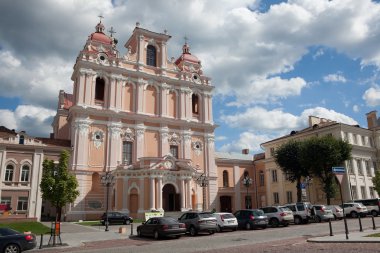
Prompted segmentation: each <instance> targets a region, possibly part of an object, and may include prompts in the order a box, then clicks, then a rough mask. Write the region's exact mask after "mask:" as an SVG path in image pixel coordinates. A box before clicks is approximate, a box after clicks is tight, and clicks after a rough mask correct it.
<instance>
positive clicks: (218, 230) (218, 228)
mask: <svg viewBox="0 0 380 253" xmlns="http://www.w3.org/2000/svg"><path fill="white" fill-rule="evenodd" d="M216 232H218V233H220V232H222V228H221V227H220V226H219V225H218V226H217V227H216Z"/></svg>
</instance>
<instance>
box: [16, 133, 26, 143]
mask: <svg viewBox="0 0 380 253" xmlns="http://www.w3.org/2000/svg"><path fill="white" fill-rule="evenodd" d="M24 141H25V137H24V135H20V138H19V140H18V144H24Z"/></svg>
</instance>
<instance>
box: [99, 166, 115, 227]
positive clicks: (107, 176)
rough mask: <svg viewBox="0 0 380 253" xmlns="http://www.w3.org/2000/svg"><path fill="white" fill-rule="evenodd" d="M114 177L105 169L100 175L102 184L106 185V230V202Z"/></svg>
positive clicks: (106, 221)
mask: <svg viewBox="0 0 380 253" xmlns="http://www.w3.org/2000/svg"><path fill="white" fill-rule="evenodd" d="M114 178H115V177H114V176H113V175H112V174H111V173H110V172H109V171H107V172H106V174H105V175H103V176H102V177H101V182H102V184H103V186H105V187H107V203H106V220H105V223H106V229H105V231H108V202H109V201H108V199H109V188H110V186H111V185H112V184H113V183H114Z"/></svg>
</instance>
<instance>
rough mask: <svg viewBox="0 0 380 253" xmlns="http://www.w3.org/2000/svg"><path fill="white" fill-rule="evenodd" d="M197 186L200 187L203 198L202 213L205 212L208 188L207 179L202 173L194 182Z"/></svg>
mask: <svg viewBox="0 0 380 253" xmlns="http://www.w3.org/2000/svg"><path fill="white" fill-rule="evenodd" d="M195 181H196V182H197V184H198V185H199V186H200V187H202V197H203V204H202V209H203V211H205V210H206V187H207V186H208V181H209V180H208V177H207V176H206V175H205V174H204V173H203V174H202V175H200V176H199V177H197V179H196V180H195Z"/></svg>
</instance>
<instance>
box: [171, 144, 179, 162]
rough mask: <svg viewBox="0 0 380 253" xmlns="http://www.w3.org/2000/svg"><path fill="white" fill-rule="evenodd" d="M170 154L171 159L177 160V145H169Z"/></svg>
mask: <svg viewBox="0 0 380 253" xmlns="http://www.w3.org/2000/svg"><path fill="white" fill-rule="evenodd" d="M170 154H172V156H173V157H175V158H177V159H178V146H177V145H170Z"/></svg>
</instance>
